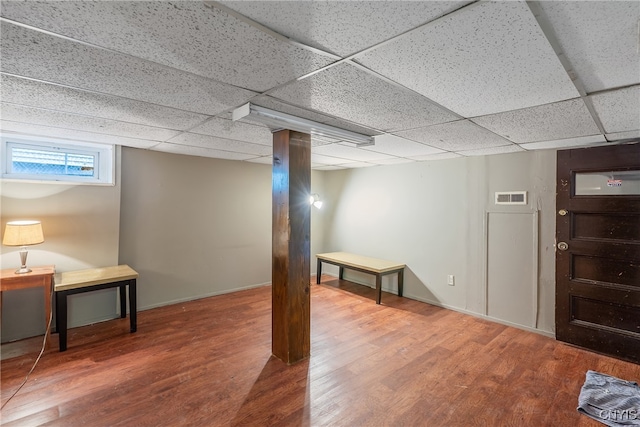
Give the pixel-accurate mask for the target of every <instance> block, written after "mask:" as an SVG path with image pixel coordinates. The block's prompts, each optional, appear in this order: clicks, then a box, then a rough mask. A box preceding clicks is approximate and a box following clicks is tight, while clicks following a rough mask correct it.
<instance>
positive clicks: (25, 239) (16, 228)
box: [2, 221, 44, 274]
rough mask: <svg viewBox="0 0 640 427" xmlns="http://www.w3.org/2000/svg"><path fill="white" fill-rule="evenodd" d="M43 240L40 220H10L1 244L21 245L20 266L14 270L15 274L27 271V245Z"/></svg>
mask: <svg viewBox="0 0 640 427" xmlns="http://www.w3.org/2000/svg"><path fill="white" fill-rule="evenodd" d="M42 242H44V236H43V234H42V224H41V223H40V221H10V222H7V226H6V227H5V229H4V236H3V237H2V244H3V245H5V246H22V247H21V248H20V261H21V263H22V266H21V267H20V268H19V269H17V270H16V274H24V273H29V272H30V271H31V269H30V268H27V253H28V251H27V246H28V245H37V244H38V243H42Z"/></svg>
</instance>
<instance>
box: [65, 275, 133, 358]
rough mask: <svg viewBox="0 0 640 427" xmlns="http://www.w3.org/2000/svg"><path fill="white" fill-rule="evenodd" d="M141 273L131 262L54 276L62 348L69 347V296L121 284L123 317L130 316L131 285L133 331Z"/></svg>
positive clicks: (121, 311) (130, 317)
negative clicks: (129, 263)
mask: <svg viewBox="0 0 640 427" xmlns="http://www.w3.org/2000/svg"><path fill="white" fill-rule="evenodd" d="M137 278H138V273H137V272H136V271H135V270H133V269H132V268H131V267H129V266H128V265H117V266H114V267H104V268H90V269H87V270H78V271H68V272H65V273H58V274H56V275H55V276H54V279H53V280H54V284H55V288H54V289H55V294H56V327H57V329H58V334H59V339H60V351H65V350H66V349H67V297H68V296H69V295H73V294H79V293H83V292H92V291H98V290H100V289H108V288H116V287H117V288H120V317H123V318H124V317H127V295H126V292H125V291H126V287H127V286H129V321H130V325H131V332H135V331H136V329H137V306H136V279H137Z"/></svg>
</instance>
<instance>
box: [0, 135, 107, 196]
mask: <svg viewBox="0 0 640 427" xmlns="http://www.w3.org/2000/svg"><path fill="white" fill-rule="evenodd" d="M0 144H1V146H0V147H1V148H2V149H1V150H0V152H1V156H0V173H1V175H0V177H1V179H2V180H3V181H20V182H39V183H52V184H76V185H82V184H84V185H109V186H112V185H115V149H114V146H113V145H109V144H96V143H91V142H81V141H67V140H61V139H56V138H42V137H31V136H21V135H19V136H13V135H7V134H0ZM14 148H23V149H34V150H44V151H53V152H62V153H69V154H82V155H88V156H93V157H94V159H95V165H94V171H95V173H94V174H93V175H92V176H89V175H84V176H82V175H75V176H73V175H64V174H29V173H18V172H13V170H12V168H13V162H12V160H13V149H14Z"/></svg>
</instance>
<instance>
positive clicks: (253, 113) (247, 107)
mask: <svg viewBox="0 0 640 427" xmlns="http://www.w3.org/2000/svg"><path fill="white" fill-rule="evenodd" d="M231 116H232V119H233V121H234V122H235V121H236V120H240V119H242V118H244V117H247V116H250V117H248V118H250V119H251V120H254V121H256V122H259V123H262V124H265V125H267V126H269V128H270V129H271V130H272V131H276V130H281V129H290V130H294V131H297V132H304V133H308V134H310V135H318V136H326V137H329V138H335V139H339V140H341V141H346V142H351V143H353V144H355V145H357V146H366V145H373V144H374V139H373V137H372V136H368V135H363V134H361V133H356V132H352V131H350V130H346V129H341V128H337V127H335V126H331V125H327V124H324V123H319V122H314V121H313V120H307V119H303V118H302V117H297V116H292V115H291V114H286V113H281V112H280V111H275V110H270V109H268V108H264V107H260V106H258V105H253V104H251V103H250V102H248V103H246V104H244V105H243V106H242V107H238V108H236V109H235V110H233V112H232V114H231Z"/></svg>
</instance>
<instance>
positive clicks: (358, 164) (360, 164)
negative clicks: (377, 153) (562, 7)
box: [341, 162, 375, 169]
mask: <svg viewBox="0 0 640 427" xmlns="http://www.w3.org/2000/svg"><path fill="white" fill-rule="evenodd" d="M341 166H344V167H345V168H347V169H358V168H369V167H371V166H375V165H374V164H372V163H366V162H353V163H345V164H343V165H341Z"/></svg>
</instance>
